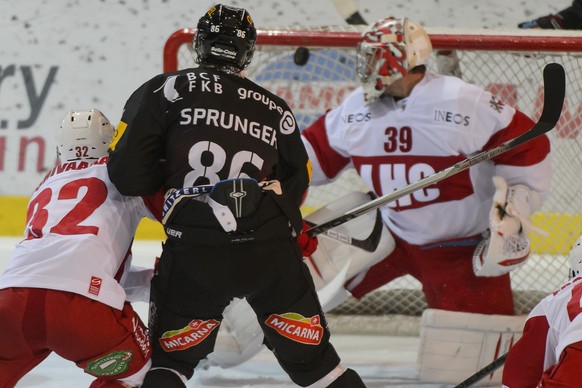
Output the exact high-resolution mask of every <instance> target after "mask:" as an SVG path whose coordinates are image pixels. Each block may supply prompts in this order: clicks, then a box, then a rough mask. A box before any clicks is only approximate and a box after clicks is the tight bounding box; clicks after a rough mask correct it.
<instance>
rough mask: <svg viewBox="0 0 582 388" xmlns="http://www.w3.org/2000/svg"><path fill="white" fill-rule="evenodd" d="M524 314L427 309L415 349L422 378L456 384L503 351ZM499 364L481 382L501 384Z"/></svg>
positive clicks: (516, 334) (516, 335)
mask: <svg viewBox="0 0 582 388" xmlns="http://www.w3.org/2000/svg"><path fill="white" fill-rule="evenodd" d="M525 318H526V316H510V315H489V314H474V313H464V312H453V311H445V310H436V309H427V310H425V311H424V312H423V314H422V318H421V323H420V325H421V327H420V346H419V353H418V370H419V377H420V379H421V380H422V381H430V382H440V383H450V384H456V383H458V382H459V381H463V380H465V379H466V378H467V377H469V376H471V375H473V374H474V373H476V372H477V371H479V370H481V369H482V368H483V367H485V366H487V365H489V364H490V363H491V362H493V361H494V360H496V359H497V358H499V357H500V356H501V355H503V354H505V353H507V352H508V351H509V348H510V347H511V346H512V345H513V344H514V343H515V342H516V341H517V340H518V339H519V338H520V337H521V334H522V331H523V325H524V322H525ZM502 372H503V368H499V369H498V370H496V371H495V372H493V373H492V374H491V375H488V376H487V377H486V378H484V379H483V380H482V381H481V383H480V385H481V386H490V385H494V386H501V375H502Z"/></svg>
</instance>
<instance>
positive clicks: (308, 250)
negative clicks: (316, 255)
mask: <svg viewBox="0 0 582 388" xmlns="http://www.w3.org/2000/svg"><path fill="white" fill-rule="evenodd" d="M310 227H311V226H310V225H309V224H308V223H307V222H305V221H303V229H301V234H299V237H297V245H299V249H301V254H302V255H303V257H309V256H311V255H312V254H313V252H315V250H316V249H317V244H318V242H317V237H309V236H308V235H307V233H306V232H307V230H308V229H309V228H310Z"/></svg>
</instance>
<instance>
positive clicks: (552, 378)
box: [503, 236, 582, 388]
mask: <svg viewBox="0 0 582 388" xmlns="http://www.w3.org/2000/svg"><path fill="white" fill-rule="evenodd" d="M568 259H569V262H570V276H569V280H568V281H567V282H566V283H564V284H563V285H562V286H561V287H560V288H559V289H558V290H556V291H554V292H553V293H552V294H550V295H548V296H547V297H545V298H544V299H542V300H541V301H540V302H539V303H538V304H537V305H536V306H535V307H534V309H533V310H532V311H531V313H530V314H529V315H528V317H527V321H526V322H525V327H524V329H523V336H522V337H521V338H520V339H519V341H517V343H516V344H515V345H514V346H513V347H512V348H511V349H510V350H509V353H508V354H507V361H506V363H505V368H504V371H503V387H505V388H519V387H578V386H580V362H581V361H582V315H581V314H580V313H581V312H582V276H581V275H582V274H581V271H582V236H580V237H579V238H578V240H577V241H576V243H575V244H574V246H573V247H572V250H571V251H570V255H569V257H568Z"/></svg>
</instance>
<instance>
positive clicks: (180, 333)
mask: <svg viewBox="0 0 582 388" xmlns="http://www.w3.org/2000/svg"><path fill="white" fill-rule="evenodd" d="M218 326H220V322H219V321H217V320H215V319H209V320H207V321H203V320H201V319H194V320H193V321H192V322H190V323H189V324H188V326H186V327H184V328H183V329H179V330H172V331H167V332H165V333H164V334H162V337H161V338H160V345H161V346H162V348H163V349H164V350H165V351H166V352H174V351H177V350H184V349H188V348H191V347H192V346H196V345H198V344H199V343H200V342H202V341H204V340H205V339H206V338H207V337H208V336H209V335H210V333H212V331H213V330H215V329H216V328H217V327H218Z"/></svg>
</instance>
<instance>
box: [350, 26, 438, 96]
mask: <svg viewBox="0 0 582 388" xmlns="http://www.w3.org/2000/svg"><path fill="white" fill-rule="evenodd" d="M431 52H432V45H431V43H430V39H429V37H428V35H427V33H426V31H425V30H424V28H422V27H421V26H420V25H419V24H416V23H414V22H411V21H409V20H408V19H407V18H403V19H395V18H392V17H390V18H386V19H382V20H379V21H378V22H376V23H375V24H374V25H372V26H371V27H370V28H369V29H368V30H366V31H365V32H364V33H363V34H362V37H361V38H360V42H359V43H358V46H357V47H356V69H357V74H358V78H359V79H360V82H361V83H362V86H363V88H364V96H365V99H366V103H371V102H373V101H375V100H377V99H378V98H379V97H380V96H381V95H382V94H383V93H384V89H385V87H386V86H389V85H391V84H392V83H393V82H394V81H396V80H398V79H400V78H402V77H404V76H405V75H406V74H407V73H408V72H409V71H410V70H411V69H413V68H415V67H416V66H420V65H426V63H427V60H428V57H429V56H430V54H431Z"/></svg>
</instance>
